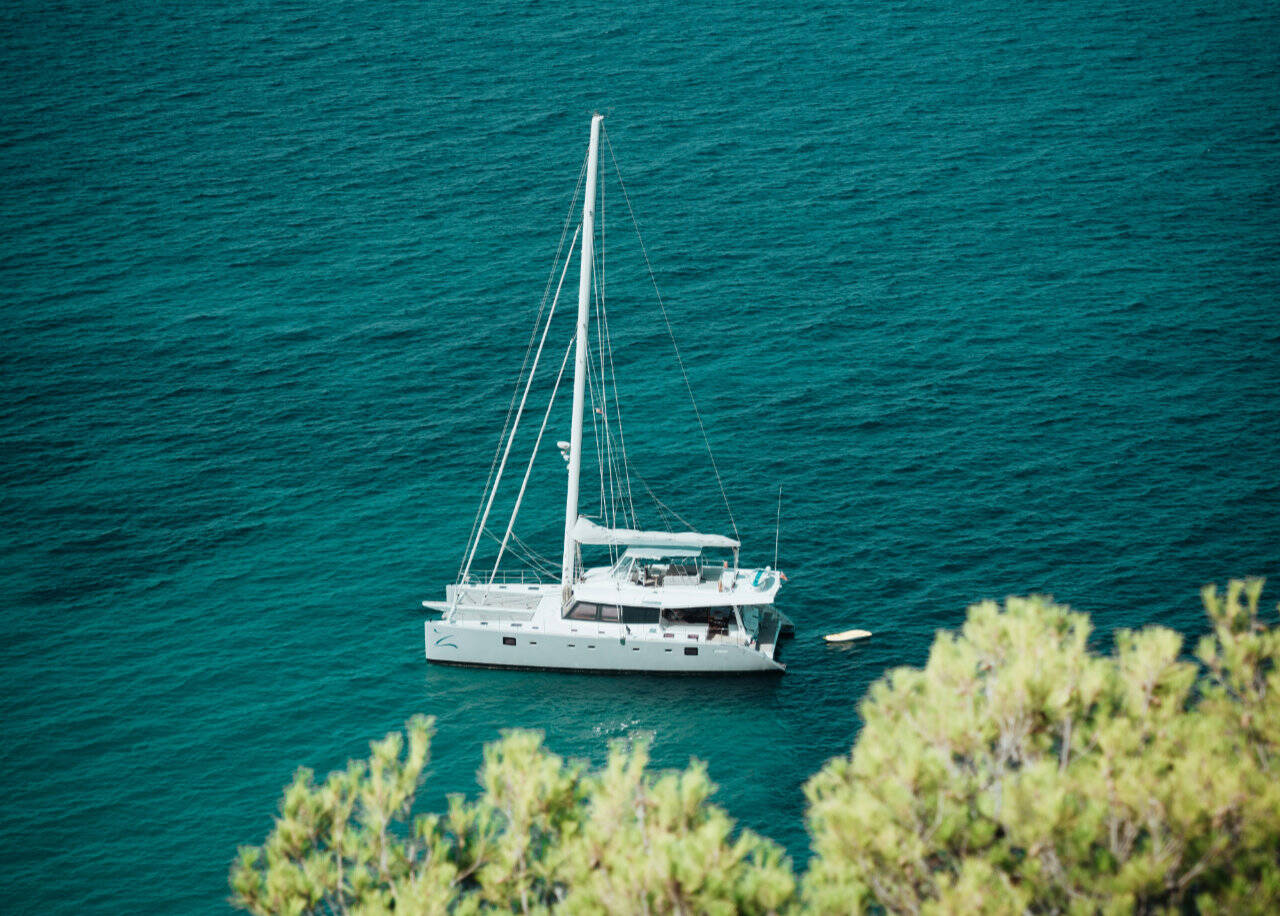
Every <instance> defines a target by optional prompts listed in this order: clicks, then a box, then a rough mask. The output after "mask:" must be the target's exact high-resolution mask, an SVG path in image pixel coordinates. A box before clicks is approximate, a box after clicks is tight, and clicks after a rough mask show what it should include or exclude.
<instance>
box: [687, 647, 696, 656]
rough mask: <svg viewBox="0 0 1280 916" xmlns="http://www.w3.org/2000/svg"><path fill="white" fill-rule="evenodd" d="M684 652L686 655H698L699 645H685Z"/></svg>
mask: <svg viewBox="0 0 1280 916" xmlns="http://www.w3.org/2000/svg"><path fill="white" fill-rule="evenodd" d="M684 654H685V655H697V654H698V647H697V646H685V647H684Z"/></svg>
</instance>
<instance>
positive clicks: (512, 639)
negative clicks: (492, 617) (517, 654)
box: [502, 636, 516, 646]
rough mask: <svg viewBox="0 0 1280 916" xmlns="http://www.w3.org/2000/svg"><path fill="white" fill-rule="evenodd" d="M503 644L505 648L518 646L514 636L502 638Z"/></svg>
mask: <svg viewBox="0 0 1280 916" xmlns="http://www.w3.org/2000/svg"><path fill="white" fill-rule="evenodd" d="M502 644H503V645H504V646H514V645H515V644H516V638H515V637H514V636H504V637H502Z"/></svg>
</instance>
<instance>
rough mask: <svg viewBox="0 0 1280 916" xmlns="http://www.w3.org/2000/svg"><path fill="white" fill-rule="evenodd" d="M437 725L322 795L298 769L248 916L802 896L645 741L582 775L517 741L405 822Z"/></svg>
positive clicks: (252, 864)
mask: <svg viewBox="0 0 1280 916" xmlns="http://www.w3.org/2000/svg"><path fill="white" fill-rule="evenodd" d="M430 733H431V722H430V720H428V719H423V718H418V719H414V720H412V721H411V722H410V723H409V724H408V728H407V734H408V740H407V742H406V741H405V740H404V739H402V738H401V736H400V735H399V734H394V733H393V734H392V735H389V736H388V737H387V738H386V739H384V740H383V741H380V742H376V743H374V744H373V745H371V751H372V754H371V756H370V758H369V761H368V762H367V763H366V762H363V761H361V762H353V763H351V764H350V765H349V766H348V767H347V769H346V770H343V771H339V772H336V773H334V774H332V775H330V776H329V778H328V779H327V780H326V781H325V783H324V784H323V785H318V784H316V782H315V780H314V775H313V774H312V773H311V772H310V771H308V770H300V771H299V772H298V774H297V776H296V777H295V778H294V781H293V784H292V785H291V786H290V787H289V788H288V790H287V791H286V792H285V797H284V801H283V802H282V803H281V809H280V816H279V817H277V819H276V824H275V828H274V829H273V830H272V832H271V835H270V836H269V837H268V838H267V841H266V843H264V844H263V846H261V847H246V848H243V849H241V850H240V854H239V858H238V859H237V860H236V862H235V864H234V865H233V866H232V871H231V885H232V889H233V891H234V895H233V897H232V901H233V902H234V903H236V904H237V905H238V906H240V907H242V908H244V909H247V910H249V911H250V912H253V913H260V914H268V913H270V914H276V913H287V914H303V913H329V912H335V913H353V914H356V913H359V914H373V913H389V912H398V913H476V912H481V911H486V912H487V911H501V912H518V913H545V912H548V911H550V910H551V909H552V908H554V909H555V910H556V911H557V912H567V913H652V914H660V913H687V914H693V913H724V914H730V913H761V914H763V913H771V912H780V911H781V910H782V909H783V908H784V907H785V906H786V905H787V904H788V903H789V902H790V901H791V900H792V899H793V898H794V895H795V887H796V882H795V878H794V876H793V873H792V870H791V866H790V863H789V862H788V861H787V860H786V859H785V858H784V857H783V855H782V851H781V849H780V848H779V847H778V846H777V845H776V844H774V843H772V842H770V841H768V840H765V839H762V838H761V837H758V836H756V835H754V834H752V833H750V832H749V831H735V830H734V824H733V821H732V820H731V819H730V818H729V816H728V815H727V814H726V813H725V812H724V811H723V810H722V809H721V808H719V807H717V806H716V805H714V804H712V803H711V802H710V797H711V794H712V793H713V792H714V791H715V787H714V786H713V785H712V783H711V782H710V781H709V780H708V779H707V775H706V769H705V767H703V766H702V765H700V764H693V765H691V766H690V767H689V768H688V769H687V770H685V771H683V772H675V773H667V774H662V775H655V774H653V773H651V772H650V771H649V770H648V762H649V754H648V747H647V745H646V744H645V743H644V742H643V741H635V742H631V743H624V742H619V743H615V744H614V745H613V746H612V747H611V748H610V752H609V756H608V761H607V762H606V764H605V766H604V768H603V769H602V770H601V771H600V772H599V773H595V774H588V773H586V771H585V770H584V768H583V766H582V765H580V764H576V763H566V762H565V761H564V760H562V759H561V758H559V757H557V756H556V755H554V754H551V753H550V752H548V751H547V750H546V749H545V748H544V747H543V746H542V739H541V737H540V736H539V735H538V734H536V733H533V732H527V731H512V732H509V733H507V734H506V735H505V736H504V737H503V738H502V740H500V741H498V742H496V743H495V744H492V745H490V746H489V747H488V748H486V750H485V754H484V764H483V766H482V767H481V768H480V772H479V783H480V788H481V793H480V795H479V797H478V798H477V799H475V800H474V801H466V800H465V799H463V798H462V797H461V796H453V797H451V799H450V804H449V810H448V812H447V813H446V814H445V815H444V816H442V817H441V816H437V815H432V814H423V815H418V816H416V817H413V818H412V819H411V820H410V808H411V806H412V802H413V795H414V792H415V791H416V789H417V788H418V786H419V784H420V781H421V777H422V772H423V768H424V766H425V765H426V762H427V748H428V745H429V738H430Z"/></svg>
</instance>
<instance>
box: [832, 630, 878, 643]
mask: <svg viewBox="0 0 1280 916" xmlns="http://www.w3.org/2000/svg"><path fill="white" fill-rule="evenodd" d="M870 636H871V631H870V630H845V631H844V632H843V633H828V634H827V635H826V636H824V637H822V638H823V639H825V640H826V641H827V642H853V641H854V640H855V639H867V638H869V637H870Z"/></svg>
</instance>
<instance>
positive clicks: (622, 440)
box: [601, 252, 640, 528]
mask: <svg viewBox="0 0 1280 916" xmlns="http://www.w3.org/2000/svg"><path fill="white" fill-rule="evenodd" d="M601 257H602V258H603V252H602V253H601ZM601 313H602V315H603V321H602V323H603V324H604V342H605V348H606V349H607V350H608V352H609V376H610V378H612V379H613V410H614V414H615V419H616V420H617V426H618V444H619V447H620V448H621V450H622V469H623V471H624V472H625V473H624V475H623V480H625V481H626V484H627V503H628V504H629V505H630V507H631V524H632V526H633V527H635V528H639V527H640V523H639V521H637V520H636V503H635V498H634V497H633V496H632V494H631V462H630V460H629V459H628V458H627V437H626V436H625V435H624V434H623V431H622V407H621V406H620V402H619V400H618V370H617V367H616V366H614V362H613V338H612V337H611V336H610V335H609V307H608V303H605V305H604V307H603V308H601Z"/></svg>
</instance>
